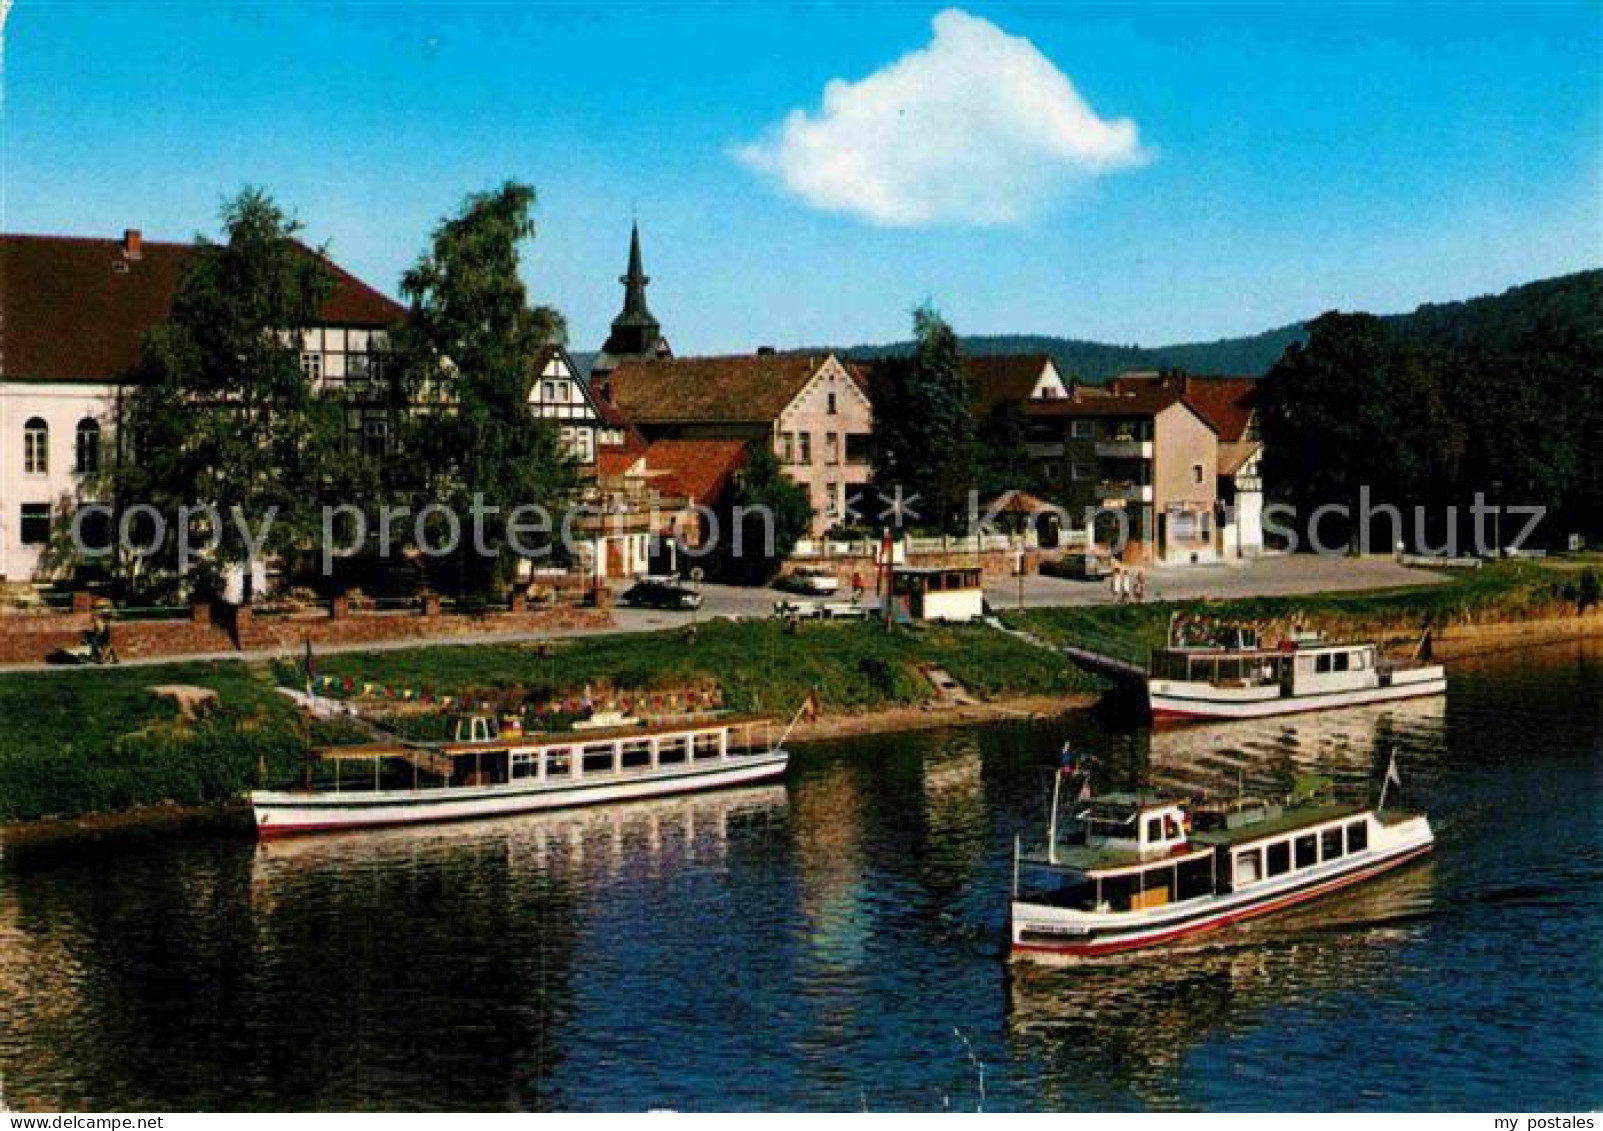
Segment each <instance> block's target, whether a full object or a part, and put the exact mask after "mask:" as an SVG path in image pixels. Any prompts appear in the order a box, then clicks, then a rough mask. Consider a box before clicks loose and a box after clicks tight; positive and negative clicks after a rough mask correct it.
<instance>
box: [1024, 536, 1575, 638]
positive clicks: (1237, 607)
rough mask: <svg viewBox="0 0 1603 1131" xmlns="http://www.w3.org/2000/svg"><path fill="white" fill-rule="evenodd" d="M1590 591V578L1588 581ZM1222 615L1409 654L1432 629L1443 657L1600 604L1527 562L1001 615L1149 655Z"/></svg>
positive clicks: (1569, 622)
mask: <svg viewBox="0 0 1603 1131" xmlns="http://www.w3.org/2000/svg"><path fill="white" fill-rule="evenodd" d="M1590 585H1591V592H1592V593H1593V594H1595V592H1596V585H1597V582H1596V578H1595V575H1593V581H1592V582H1591V583H1590ZM1176 613H1182V614H1185V615H1187V616H1198V617H1203V618H1207V619H1211V620H1216V621H1219V622H1221V623H1228V624H1256V625H1257V626H1259V628H1260V629H1261V630H1262V632H1263V633H1264V635H1265V636H1266V637H1268V638H1270V639H1274V638H1276V637H1279V636H1283V635H1285V634H1287V633H1289V632H1291V631H1292V630H1293V629H1294V628H1295V627H1299V626H1300V627H1303V628H1307V629H1312V630H1316V631H1319V632H1321V633H1323V634H1324V635H1325V636H1327V637H1330V638H1332V639H1347V640H1374V641H1377V642H1379V643H1380V644H1381V646H1382V647H1383V648H1384V649H1387V650H1389V651H1391V652H1393V653H1408V652H1411V651H1412V650H1413V649H1414V648H1416V647H1417V646H1418V645H1419V642H1420V639H1421V637H1422V636H1423V634H1424V632H1425V630H1426V629H1429V630H1430V641H1431V648H1432V651H1433V652H1434V653H1435V654H1437V655H1439V656H1453V655H1465V654H1468V653H1470V652H1472V651H1474V650H1475V649H1476V648H1481V647H1486V648H1496V647H1506V646H1508V645H1509V642H1510V641H1517V640H1519V639H1521V638H1524V639H1527V640H1532V641H1534V640H1538V639H1564V638H1567V637H1569V636H1581V635H1589V634H1593V633H1598V632H1603V606H1600V605H1599V604H1598V603H1597V601H1596V600H1595V597H1594V598H1593V599H1591V600H1588V587H1587V583H1585V582H1584V578H1583V575H1577V574H1576V573H1575V572H1573V571H1566V570H1562V569H1555V568H1553V567H1551V566H1547V565H1543V564H1539V563H1536V562H1527V561H1508V562H1498V563H1494V564H1489V565H1486V566H1484V567H1482V568H1480V569H1477V570H1472V571H1461V572H1457V573H1455V574H1453V575H1452V576H1450V577H1449V578H1448V579H1447V580H1446V581H1444V582H1442V583H1440V584H1436V585H1432V586H1428V587H1412V588H1403V589H1389V590H1379V591H1369V592H1356V593H1323V594H1313V595H1298V596H1284V597H1248V598H1239V599H1234V600H1218V601H1206V600H1204V601H1176V602H1152V603H1149V604H1139V605H1137V604H1127V605H1098V606H1084V607H1076V608H1038V609H1022V610H1015V611H1008V612H1004V613H1003V614H1002V619H1003V620H1004V622H1006V623H1007V624H1008V625H1010V626H1012V627H1015V628H1020V629H1024V630H1026V631H1028V632H1030V633H1032V634H1033V635H1035V636H1037V637H1039V638H1040V639H1042V640H1045V641H1047V642H1049V643H1053V644H1070V643H1072V644H1079V645H1081V646H1084V647H1090V648H1093V649H1095V650H1098V651H1104V652H1107V653H1109V654H1111V655H1114V656H1118V657H1120V658H1124V659H1130V660H1134V661H1138V662H1143V663H1144V662H1145V659H1146V657H1147V655H1148V654H1149V653H1150V652H1151V651H1152V650H1153V649H1156V648H1162V647H1163V646H1164V645H1165V642H1166V639H1167V636H1168V631H1169V623H1170V619H1171V618H1172V617H1173V616H1174V615H1175V614H1176Z"/></svg>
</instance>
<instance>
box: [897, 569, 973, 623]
mask: <svg viewBox="0 0 1603 1131" xmlns="http://www.w3.org/2000/svg"><path fill="white" fill-rule="evenodd" d="M983 582H984V570H982V569H981V568H980V567H979V566H943V567H938V568H921V569H911V568H908V569H898V570H897V571H896V584H895V593H896V596H897V597H899V598H901V599H903V600H904V601H905V602H906V605H907V613H908V616H910V617H912V619H914V620H933V621H971V620H978V619H979V618H980V617H983V616H984V615H985V587H984V584H983Z"/></svg>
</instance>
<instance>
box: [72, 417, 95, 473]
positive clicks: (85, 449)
mask: <svg viewBox="0 0 1603 1131" xmlns="http://www.w3.org/2000/svg"><path fill="white" fill-rule="evenodd" d="M77 456H78V461H77V469H78V474H79V475H94V474H96V473H97V472H99V471H100V424H99V422H98V421H96V420H93V419H91V418H90V417H87V416H86V417H84V418H83V419H82V420H80V421H78V451H77Z"/></svg>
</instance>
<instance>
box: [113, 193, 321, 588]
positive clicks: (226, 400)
mask: <svg viewBox="0 0 1603 1131" xmlns="http://www.w3.org/2000/svg"><path fill="white" fill-rule="evenodd" d="M222 222H223V229H224V232H225V235H226V240H225V242H223V243H221V244H213V243H211V242H209V241H207V240H205V239H204V238H201V239H200V240H198V241H197V242H198V245H199V246H198V247H197V250H196V252H195V255H194V257H193V259H192V260H191V262H190V264H189V266H188V269H187V272H186V274H185V277H184V279H183V282H182V284H181V285H180V287H179V291H178V295H177V298H176V299H175V301H174V304H173V311H172V317H171V320H170V321H169V322H168V323H167V324H165V325H163V326H161V327H159V328H157V329H155V330H153V331H151V332H150V333H149V334H148V335H147V336H146V339H145V342H144V346H143V351H142V361H141V366H140V369H141V371H140V373H139V374H138V380H137V381H136V383H135V384H136V390H137V391H136V392H135V393H133V394H132V395H131V396H130V398H129V400H128V402H127V404H126V406H125V408H124V413H123V416H124V421H123V428H124V429H125V430H126V433H127V439H128V440H129V441H131V445H130V446H131V448H132V455H133V458H132V459H127V460H119V461H118V462H117V466H118V471H117V484H116V487H115V495H116V497H117V500H118V505H119V506H129V505H132V504H133V503H144V504H149V505H152V506H155V507H156V508H157V509H158V510H159V511H160V512H161V513H162V514H163V515H164V516H165V517H166V519H167V520H168V523H169V525H168V529H167V541H166V542H165V543H164V545H163V546H162V548H161V553H160V554H157V555H154V556H155V557H156V558H157V560H158V562H160V563H162V564H165V565H167V566H177V565H180V564H182V563H180V562H178V560H177V546H176V541H177V539H178V537H179V533H180V532H179V531H178V530H177V529H176V522H175V521H174V520H175V519H176V516H177V515H178V513H179V508H180V507H196V506H200V505H210V506H212V507H215V508H216V510H217V512H218V514H219V515H220V516H221V521H220V522H217V523H210V522H209V521H206V520H199V521H197V522H196V523H194V524H192V525H191V528H190V529H189V530H188V531H187V532H186V533H187V534H188V535H189V536H190V537H191V539H192V544H194V545H201V544H203V543H205V542H207V541H209V540H210V539H211V538H215V539H216V549H215V551H214V552H213V553H212V554H211V555H209V557H208V559H207V561H208V562H209V563H210V564H211V565H213V566H214V567H222V566H230V565H240V564H244V563H245V562H246V561H247V559H248V557H249V556H250V548H251V547H250V546H249V542H250V541H253V540H256V539H257V538H258V537H259V536H260V534H261V532H262V531H263V530H265V531H266V539H265V542H263V543H262V544H261V545H260V546H257V547H256V549H257V552H258V553H273V554H285V553H293V552H295V551H297V550H300V549H304V548H305V547H306V546H307V545H308V540H309V538H310V537H311V536H312V534H313V533H314V532H315V531H316V530H317V528H318V523H319V505H320V503H321V502H322V501H323V500H324V499H325V498H326V497H327V494H328V492H329V489H330V461H331V459H332V458H333V455H334V453H337V452H339V451H340V450H341V449H342V445H343V421H342V419H341V417H340V413H339V409H338V406H337V405H335V404H333V403H331V402H329V401H326V400H324V399H322V398H320V397H319V396H318V394H317V390H316V389H315V387H314V385H313V383H312V381H311V380H310V379H309V378H308V376H307V375H306V374H305V373H304V372H303V371H302V369H301V364H300V352H301V341H302V338H303V336H304V332H305V331H306V330H307V329H308V328H310V327H311V326H312V325H313V324H315V322H316V321H317V319H318V313H319V310H320V308H321V306H322V303H323V300H324V298H325V297H326V296H327V294H328V293H329V290H330V288H331V287H332V285H333V280H332V276H331V274H330V272H329V270H328V268H327V266H326V265H325V262H324V259H323V257H322V254H321V253H320V252H313V251H311V250H309V249H307V248H306V247H305V246H304V245H302V244H301V243H300V242H299V241H298V240H297V239H296V235H297V233H298V232H299V231H300V224H299V223H298V222H297V221H296V220H294V219H293V218H292V217H290V216H289V215H288V214H287V213H285V212H284V210H283V209H281V208H280V207H279V206H278V205H277V204H275V203H274V202H273V201H272V199H271V198H270V197H268V195H267V194H266V193H265V192H264V191H262V190H261V189H259V188H253V187H252V188H246V189H244V190H243V191H242V192H240V194H239V195H238V196H236V197H234V198H233V199H231V200H229V201H227V202H226V203H225V204H224V205H223V208H222ZM124 451H126V448H125V449H124ZM235 512H237V514H238V515H239V516H241V518H242V519H243V521H244V522H245V523H246V524H248V526H249V527H250V529H251V533H250V534H249V535H247V532H246V530H245V529H242V527H241V522H240V521H237V520H236V519H235V518H234V513H235ZM269 520H271V521H269ZM163 555H165V557H164V558H163ZM244 578H245V588H244V596H245V599H246V600H247V601H249V600H251V599H252V598H253V596H254V593H253V587H252V578H251V571H250V570H249V569H246V570H245V572H244Z"/></svg>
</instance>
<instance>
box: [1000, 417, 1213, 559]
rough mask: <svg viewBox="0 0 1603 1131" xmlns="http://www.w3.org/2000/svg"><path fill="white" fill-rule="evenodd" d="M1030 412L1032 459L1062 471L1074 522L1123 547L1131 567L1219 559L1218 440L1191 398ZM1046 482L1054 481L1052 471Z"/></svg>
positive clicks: (1061, 485)
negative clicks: (1040, 455) (1216, 535)
mask: <svg viewBox="0 0 1603 1131" xmlns="http://www.w3.org/2000/svg"><path fill="white" fill-rule="evenodd" d="M1076 392H1077V395H1075V396H1073V397H1069V398H1066V399H1064V400H1062V401H1058V402H1054V403H1052V404H1039V405H1032V406H1030V407H1029V408H1028V409H1027V413H1028V415H1029V416H1030V419H1031V422H1032V426H1033V427H1034V429H1035V430H1036V442H1035V443H1034V444H1032V451H1034V450H1038V451H1040V452H1042V453H1044V454H1045V457H1046V458H1045V459H1044V460H1043V463H1044V464H1055V465H1056V467H1057V468H1058V470H1057V471H1056V473H1055V474H1056V479H1055V484H1056V486H1057V489H1058V496H1059V497H1060V498H1061V499H1062V500H1063V502H1064V506H1065V509H1066V510H1067V511H1068V512H1069V516H1070V520H1071V521H1072V522H1074V523H1075V524H1076V525H1077V526H1082V527H1083V525H1084V523H1085V522H1086V519H1087V516H1090V519H1089V521H1090V525H1091V530H1090V534H1091V537H1092V538H1093V540H1094V541H1096V542H1097V543H1099V544H1103V545H1117V544H1118V543H1120V542H1121V541H1122V542H1123V555H1124V557H1125V560H1126V561H1129V562H1175V563H1180V562H1202V561H1211V560H1213V559H1215V558H1216V557H1218V546H1217V543H1216V540H1215V538H1214V530H1215V526H1216V524H1215V510H1216V507H1217V504H1218V489H1217V479H1218V472H1217V468H1218V459H1219V451H1218V438H1217V436H1216V434H1215V433H1214V430H1213V426H1212V425H1210V424H1209V423H1208V422H1207V421H1206V420H1204V419H1203V418H1202V416H1201V415H1200V414H1199V413H1198V412H1197V411H1196V410H1195V409H1194V408H1192V407H1191V406H1190V405H1189V404H1187V403H1186V402H1185V401H1184V400H1183V399H1181V398H1180V397H1177V396H1172V395H1168V394H1162V393H1160V394H1150V393H1104V392H1102V391H1101V390H1098V391H1097V392H1096V393H1089V394H1081V393H1080V391H1078V390H1077V391H1076ZM1042 474H1043V478H1048V479H1052V477H1053V473H1052V472H1051V471H1050V469H1049V468H1047V467H1043V472H1042Z"/></svg>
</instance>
